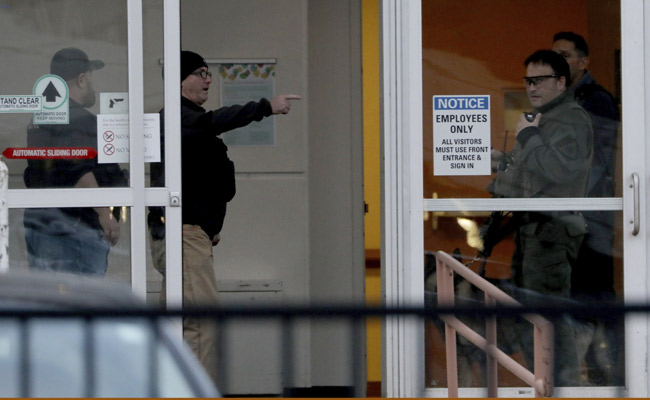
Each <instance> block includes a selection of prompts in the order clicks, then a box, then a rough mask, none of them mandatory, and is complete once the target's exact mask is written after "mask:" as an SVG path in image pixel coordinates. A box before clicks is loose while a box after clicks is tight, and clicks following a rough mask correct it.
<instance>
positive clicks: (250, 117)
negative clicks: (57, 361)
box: [148, 51, 301, 380]
mask: <svg viewBox="0 0 650 400" xmlns="http://www.w3.org/2000/svg"><path fill="white" fill-rule="evenodd" d="M180 78H181V152H182V166H181V169H182V190H183V193H182V194H183V213H182V220H183V306H184V307H196V306H201V305H204V306H205V305H214V304H216V302H217V281H216V276H215V271H214V266H213V257H212V247H213V246H216V245H217V244H218V243H219V241H220V235H219V234H220V232H221V228H222V226H223V221H224V218H225V216H226V204H227V203H228V202H229V201H230V200H232V199H233V197H234V196H235V166H234V164H233V162H232V161H231V160H230V159H229V158H228V153H227V150H228V148H227V147H226V145H225V144H224V143H223V141H222V140H221V138H220V136H221V134H222V133H224V132H227V131H230V130H233V129H236V128H240V127H243V126H246V125H248V124H250V123H251V122H253V121H260V120H262V119H263V118H266V117H269V116H271V115H277V114H287V113H288V112H289V110H290V109H291V100H298V99H300V98H301V96H299V95H291V94H281V95H277V96H275V97H274V98H272V99H270V100H267V99H265V98H262V99H260V100H259V101H251V102H248V103H246V104H244V105H232V106H227V107H222V108H219V109H217V110H213V111H207V110H205V109H204V108H203V107H201V106H202V105H203V104H204V103H205V102H206V101H207V100H208V91H209V88H210V84H211V83H212V73H211V72H210V71H209V69H208V64H207V63H206V61H205V60H204V59H203V57H202V56H200V55H199V54H197V53H194V52H191V51H182V52H181V76H180ZM160 115H161V119H162V120H163V123H161V135H164V110H161V111H160ZM162 141H163V142H164V140H162ZM151 179H152V186H164V161H163V162H161V163H156V164H152V165H151ZM163 221H164V216H163V215H162V212H161V210H160V209H159V208H152V209H151V210H150V213H149V217H148V222H149V230H150V232H151V235H152V239H153V240H152V242H151V243H152V251H153V258H154V262H155V267H156V268H157V269H158V270H159V271H160V272H161V273H162V275H163V286H162V287H163V292H162V294H161V297H162V298H164V295H165V281H164V277H165V264H164V261H165V254H164V224H163ZM183 336H184V338H185V340H186V341H187V342H188V344H189V345H190V347H191V348H192V350H193V351H194V352H195V354H196V355H197V357H198V358H199V360H200V361H201V363H202V364H203V366H204V367H205V368H206V370H207V371H208V373H209V374H210V375H211V376H212V378H213V379H215V380H216V365H217V361H216V343H215V333H214V329H213V321H211V320H208V319H205V318H203V319H202V318H185V319H184V320H183Z"/></svg>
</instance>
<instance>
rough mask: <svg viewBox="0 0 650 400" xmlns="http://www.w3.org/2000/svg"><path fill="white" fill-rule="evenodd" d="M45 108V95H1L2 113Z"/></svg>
mask: <svg viewBox="0 0 650 400" xmlns="http://www.w3.org/2000/svg"><path fill="white" fill-rule="evenodd" d="M42 109H43V96H5V95H0V113H29V112H36V111H41V110H42Z"/></svg>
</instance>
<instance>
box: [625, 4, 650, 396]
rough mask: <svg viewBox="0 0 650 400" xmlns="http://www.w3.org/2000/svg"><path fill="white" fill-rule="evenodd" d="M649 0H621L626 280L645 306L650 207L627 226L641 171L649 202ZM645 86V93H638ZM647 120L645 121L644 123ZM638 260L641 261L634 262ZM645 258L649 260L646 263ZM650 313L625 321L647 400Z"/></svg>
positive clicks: (629, 355) (628, 365) (639, 389)
mask: <svg viewBox="0 0 650 400" xmlns="http://www.w3.org/2000/svg"><path fill="white" fill-rule="evenodd" d="M644 12H646V13H647V12H648V10H644V2H643V1H642V0H625V1H621V70H622V71H623V73H622V77H621V78H622V79H621V80H622V82H621V83H622V97H623V99H622V100H623V107H622V110H623V115H622V126H623V182H624V185H625V186H624V187H623V190H624V193H623V202H624V210H623V221H624V226H623V233H624V243H623V246H624V247H623V251H624V253H623V256H624V262H625V268H624V270H623V279H624V281H623V282H624V283H623V285H624V287H625V293H624V296H625V301H626V302H630V303H638V302H646V301H647V300H646V299H647V293H648V274H647V272H646V270H647V265H648V261H647V257H648V256H647V249H646V247H647V237H646V226H647V223H646V218H645V215H646V207H641V222H642V223H641V226H640V231H639V233H638V235H636V236H634V235H632V233H631V231H632V227H631V225H630V224H629V223H628V221H630V220H631V219H632V216H633V209H634V204H633V196H632V192H631V189H630V188H629V184H630V183H631V181H632V179H631V175H632V174H633V173H635V172H636V173H638V174H639V175H640V176H643V177H644V179H641V180H640V185H641V191H640V193H641V204H645V198H646V195H645V182H646V179H647V178H645V177H646V174H647V172H646V165H645V164H646V163H645V157H640V156H639V154H638V153H639V152H640V151H645V154H648V153H647V151H648V150H647V149H646V142H645V131H646V128H645V126H646V124H647V120H648V118H650V116H648V115H647V114H646V106H645V93H648V92H650V86H649V84H650V82H648V81H647V80H646V79H645V71H644V66H645V64H644V61H647V59H648V57H647V56H645V58H644V54H649V53H648V48H647V46H646V45H645V37H644V32H645V30H644V26H645V21H644ZM641 87H644V88H645V91H644V90H639V89H640V88H641ZM643 116H645V120H644V119H643ZM633 260H634V261H636V262H633ZM641 260H644V261H645V262H642V261H641ZM647 321H648V316H647V315H632V316H628V317H627V318H626V321H625V322H626V323H625V371H626V383H627V385H626V386H627V388H628V390H629V392H628V396H629V397H647V396H648V394H649V391H648V384H649V383H648V378H649V377H648V362H649V361H648V348H649V346H648V337H647V335H648V326H647V323H648V322H647Z"/></svg>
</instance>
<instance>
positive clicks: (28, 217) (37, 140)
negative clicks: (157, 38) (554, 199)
mask: <svg viewBox="0 0 650 400" xmlns="http://www.w3.org/2000/svg"><path fill="white" fill-rule="evenodd" d="M102 68H104V62H103V61H101V60H92V61H91V60H90V59H89V58H88V55H86V53H85V52H84V51H82V50H80V49H77V48H74V47H68V48H64V49H61V50H59V51H58V52H56V54H54V56H53V57H52V61H51V63H50V73H51V74H53V75H58V76H59V77H61V78H62V79H63V80H65V81H66V83H67V85H68V92H69V98H70V104H69V121H70V122H69V123H68V124H54V125H47V124H41V125H37V124H34V123H33V122H32V123H31V124H30V125H29V128H28V130H27V145H28V147H32V148H33V147H40V148H56V147H92V148H94V149H97V117H96V116H95V115H94V114H93V113H91V112H90V111H88V108H90V107H92V106H93V105H94V104H95V100H96V99H95V97H96V95H95V90H94V87H93V71H96V70H98V69H102ZM23 178H24V181H25V185H26V186H27V187H28V188H97V187H113V186H126V184H127V178H126V177H125V175H124V172H123V171H122V170H121V169H120V167H119V166H118V165H117V164H99V163H98V162H97V158H92V159H87V158H80V159H74V158H67V159H31V160H28V161H27V168H26V169H25V172H24V176H23ZM114 211H115V212H111V210H110V208H108V207H94V208H91V207H88V208H39V209H27V210H25V214H24V225H25V241H26V244H27V253H28V259H29V265H30V267H31V268H35V269H42V270H52V271H59V272H70V273H81V274H89V275H98V276H103V275H104V274H105V273H106V270H107V268H108V252H109V249H110V247H111V246H112V245H115V244H116V243H117V240H118V239H119V236H120V226H119V208H116V209H115V210H114Z"/></svg>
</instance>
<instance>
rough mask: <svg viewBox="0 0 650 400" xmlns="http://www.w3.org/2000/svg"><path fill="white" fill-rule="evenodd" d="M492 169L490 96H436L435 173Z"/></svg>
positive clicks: (482, 172)
mask: <svg viewBox="0 0 650 400" xmlns="http://www.w3.org/2000/svg"><path fill="white" fill-rule="evenodd" d="M490 172H491V171H490V96H488V95H478V96H433V174H434V175H440V176H443V175H490Z"/></svg>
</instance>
